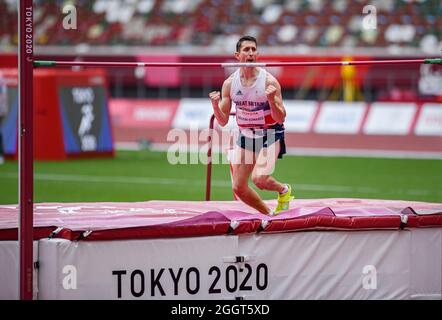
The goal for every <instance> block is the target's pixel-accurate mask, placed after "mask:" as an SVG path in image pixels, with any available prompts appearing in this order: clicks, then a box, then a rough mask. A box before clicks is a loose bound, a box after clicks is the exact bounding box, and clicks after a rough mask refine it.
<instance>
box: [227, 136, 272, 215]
mask: <svg viewBox="0 0 442 320" xmlns="http://www.w3.org/2000/svg"><path fill="white" fill-rule="evenodd" d="M254 158H255V156H254V152H252V151H250V150H245V149H243V148H241V147H239V146H237V145H236V146H235V161H234V163H233V192H235V194H236V195H237V196H238V198H240V199H241V200H242V201H243V202H244V203H245V204H247V205H249V206H251V207H252V208H254V209H256V210H258V211H259V212H261V213H263V214H269V213H270V212H271V210H270V208H269V207H268V206H267V205H266V204H265V203H264V201H263V200H262V199H261V197H260V196H259V195H258V193H257V192H256V191H255V190H253V189H252V188H250V187H249V184H248V181H249V178H250V175H251V173H252V171H253V168H254V167H255V159H254ZM251 160H253V161H251ZM250 162H252V163H250Z"/></svg>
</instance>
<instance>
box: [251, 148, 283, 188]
mask: <svg viewBox="0 0 442 320" xmlns="http://www.w3.org/2000/svg"><path fill="white" fill-rule="evenodd" d="M280 148H281V145H280V142H279V140H278V141H276V142H275V143H272V144H271V145H270V146H268V147H267V148H262V149H261V151H260V152H259V154H258V156H257V158H256V165H255V168H254V169H253V172H252V181H253V183H254V184H255V185H256V187H257V188H258V189H261V190H270V191H277V192H279V193H281V192H283V191H284V189H285V185H284V184H283V183H281V182H279V181H277V180H276V179H275V178H273V177H272V176H271V174H272V173H273V171H274V168H275V164H276V161H277V159H278V154H279V150H280Z"/></svg>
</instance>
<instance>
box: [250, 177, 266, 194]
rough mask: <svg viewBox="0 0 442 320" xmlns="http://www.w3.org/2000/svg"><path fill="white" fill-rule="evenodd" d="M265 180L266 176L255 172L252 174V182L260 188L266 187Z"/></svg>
mask: <svg viewBox="0 0 442 320" xmlns="http://www.w3.org/2000/svg"><path fill="white" fill-rule="evenodd" d="M267 180H268V176H265V175H257V174H253V175H252V181H253V183H254V184H255V186H256V187H257V188H258V189H260V190H263V189H266V187H267Z"/></svg>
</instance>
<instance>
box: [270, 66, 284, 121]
mask: <svg viewBox="0 0 442 320" xmlns="http://www.w3.org/2000/svg"><path fill="white" fill-rule="evenodd" d="M266 96H267V100H268V101H269V104H270V112H271V115H272V118H273V119H274V120H275V121H276V122H278V123H283V122H284V120H285V116H286V112H285V108H284V104H283V103H282V94H281V85H280V84H279V82H278V80H276V78H275V77H274V76H272V75H271V74H267V78H266Z"/></svg>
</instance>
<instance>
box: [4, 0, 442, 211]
mask: <svg viewBox="0 0 442 320" xmlns="http://www.w3.org/2000/svg"><path fill="white" fill-rule="evenodd" d="M17 33H18V31H17V1H15V0H0V72H1V73H2V74H3V77H4V78H5V79H6V83H7V87H8V93H7V95H8V109H9V112H8V116H7V117H6V118H5V119H4V120H3V125H2V133H3V144H4V153H5V156H6V159H7V161H6V163H5V164H4V165H2V166H0V181H1V180H3V183H1V185H3V186H4V185H7V186H8V188H5V191H4V192H2V193H1V194H0V202H1V203H11V202H16V200H15V199H16V188H15V184H16V181H15V180H14V179H15V177H16V170H17V168H16V165H17V163H16V161H14V159H16V157H17V136H16V131H17V126H16V119H17V82H16V79H17V41H18V34H17ZM242 35H252V36H254V37H256V38H257V40H258V49H259V52H260V60H261V61H268V62H270V61H275V62H288V61H342V60H352V59H353V60H384V59H415V58H437V57H441V53H442V2H441V1H439V0H419V1H412V0H408V1H406V0H382V1H381V0H379V1H377V0H374V1H359V0H355V1H348V0H335V1H325V0H88V1H81V0H78V1H52V0H45V1H43V0H34V42H35V58H36V59H41V60H78V61H124V62H148V61H151V62H159V61H162V62H234V61H235V60H234V56H233V54H234V51H235V45H236V42H237V40H238V39H239V37H241V36H242ZM233 71H234V69H228V68H227V69H222V68H204V69H203V68H107V69H97V68H78V67H75V68H70V69H44V68H39V69H37V70H35V73H34V76H35V82H34V84H35V91H36V92H35V93H34V101H35V105H34V114H35V117H34V118H35V121H36V128H35V130H36V133H35V143H36V151H35V158H36V160H37V163H36V200H37V201H56V200H60V201H94V200H95V201H98V200H103V201H112V200H121V201H137V200H139V201H141V200H149V199H170V198H174V199H194V200H201V199H203V196H204V181H205V166H204V164H202V163H198V164H197V165H192V166H190V165H187V166H185V167H183V166H173V165H171V164H170V163H168V159H167V154H166V152H165V151H167V150H168V148H169V147H170V145H171V144H173V143H174V142H176V141H174V140H170V139H167V136H168V133H169V132H170V130H172V129H182V130H184V131H185V132H187V133H188V134H189V136H190V132H191V131H192V130H194V129H195V128H197V131H198V132H199V131H201V130H203V129H206V128H207V127H208V125H209V119H210V116H211V114H212V110H211V106H210V101H209V99H208V98H207V96H208V93H209V92H210V91H212V90H220V88H221V86H222V83H223V81H224V79H225V78H226V77H227V76H228V75H229V74H230V73H231V72H233ZM268 71H269V72H271V73H272V74H274V75H275V76H276V77H277V79H278V80H279V82H280V83H281V86H282V92H283V98H284V100H285V106H286V108H287V111H288V115H287V119H286V129H287V145H288V150H289V154H291V155H292V156H289V157H287V158H286V159H287V160H283V162H281V163H282V164H281V167H284V168H285V172H290V174H289V175H290V176H289V177H281V178H284V179H288V180H290V181H292V182H293V185H294V187H295V190H296V189H297V190H298V197H301V198H318V197H361V198H386V199H390V198H391V199H411V200H423V201H436V202H441V201H442V164H441V161H440V159H441V158H442V68H441V66H440V65H429V64H407V65H379V66H376V65H370V66H358V67H351V66H347V67H290V68H288V67H277V68H268ZM88 105H90V106H91V107H85V106H88ZM88 121H89V122H88ZM233 122H234V121H233V120H232V121H231V127H230V128H232V126H234V125H233ZM87 124H89V126H88V125H87ZM192 126H193V127H192ZM80 127H81V128H82V129H81V130H80ZM217 130H220V128H217ZM205 141H206V140H205V139H203V138H201V139H199V140H197V141H190V140H186V141H185V143H184V144H185V145H187V146H188V149H186V151H196V152H199V153H201V154H205V152H206V151H207V146H206V145H204V144H205ZM195 142H196V143H195ZM220 145H222V144H221V143H220ZM216 147H217V148H218V145H217V146H216ZM218 149H220V150H221V149H222V147H220V148H218ZM123 150H124V151H123ZM128 150H137V151H132V152H131V151H128ZM161 150H162V151H163V152H158V151H161ZM153 151H155V152H153ZM318 156H319V157H318ZM330 156H333V158H329V157H330ZM78 158H81V159H82V160H78ZM72 159H75V160H72ZM48 160H49V161H48ZM61 160H62V161H61ZM188 160H189V162H190V158H189V159H188ZM96 161H98V162H96ZM109 161H112V162H109ZM118 161H121V163H120V162H118ZM154 164H155V165H154ZM156 164H158V167H156ZM160 167H161V168H162V169H160ZM219 167H220V168H217V167H216V168H214V170H215V172H214V190H213V192H214V196H215V198H216V199H231V198H232V196H231V190H229V188H230V180H229V176H228V168H227V169H226V166H219ZM104 168H107V170H108V171H103V172H101V170H104ZM115 168H117V169H115ZM275 174H276V175H277V176H278V175H280V174H281V173H280V171H278V168H277V171H276V173H275ZM92 176H96V177H95V180H94V179H93V178H92ZM167 177H170V178H171V179H172V180H171V181H169V182H167V179H166V178H167ZM178 177H179V178H178ZM135 178H137V179H139V180H137V179H135ZM173 179H175V180H173ZM94 181H95V182H94ZM85 182H90V185H89V186H84V183H85ZM62 183H63V184H62ZM100 183H101V184H102V185H100V186H99V184H100ZM61 184H62V185H61ZM297 185H298V187H296V186H297ZM122 186H124V187H122ZM186 186H192V187H191V188H186ZM89 188H90V189H89ZM61 190H65V192H62V191H61ZM81 190H83V191H85V192H81ZM124 190H126V191H127V192H122V191H124ZM262 194H263V196H264V197H269V198H272V197H273V195H271V194H268V193H262Z"/></svg>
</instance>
